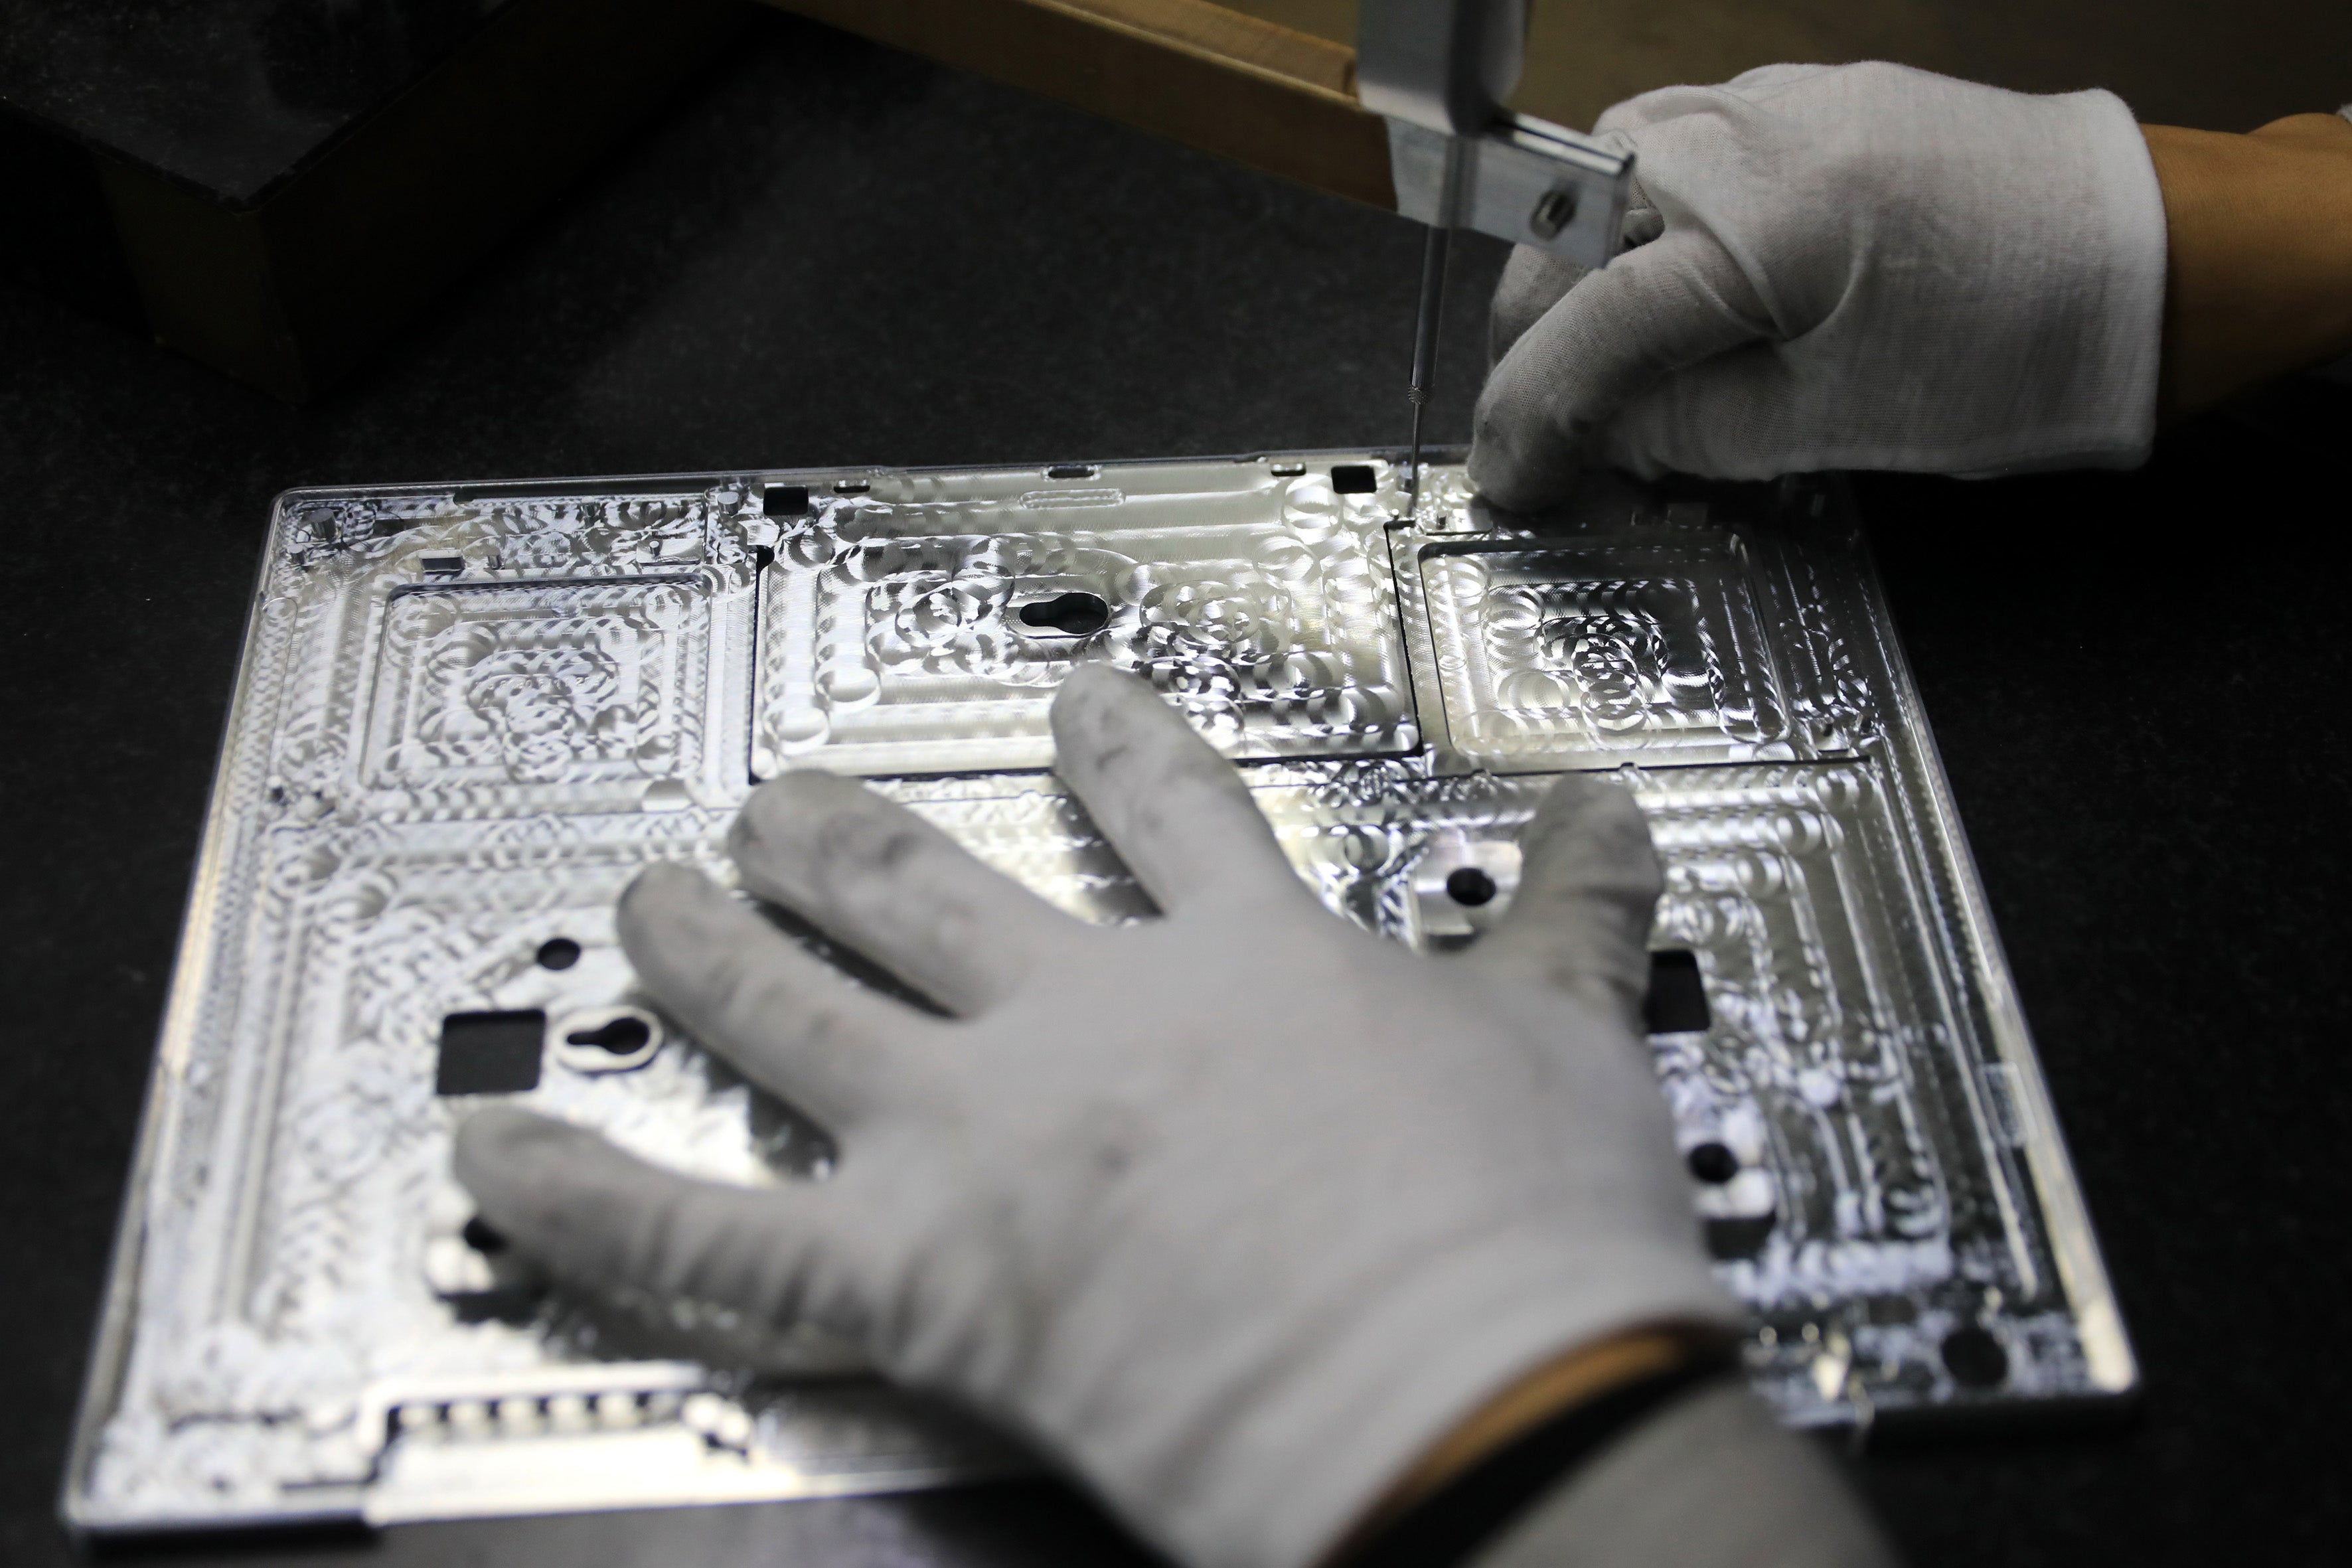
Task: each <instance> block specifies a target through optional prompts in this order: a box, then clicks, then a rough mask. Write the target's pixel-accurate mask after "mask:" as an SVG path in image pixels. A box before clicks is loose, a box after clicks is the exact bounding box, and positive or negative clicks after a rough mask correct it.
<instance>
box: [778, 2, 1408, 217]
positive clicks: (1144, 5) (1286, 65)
mask: <svg viewBox="0 0 2352 1568" xmlns="http://www.w3.org/2000/svg"><path fill="white" fill-rule="evenodd" d="M768 3H769V4H771V5H775V6H777V7H778V8H779V9H781V10H785V11H792V12H795V13H797V14H799V15H801V16H808V17H811V18H813V19H814V20H816V21H820V22H824V23H827V24H829V25H831V26H836V27H840V28H842V29H843V30H844V31H846V32H851V33H856V34H857V35H859V36H860V37H866V38H871V39H873V40H874V41H875V42H877V43H879V44H885V45H887V46H889V47H893V48H899V49H905V50H907V51H908V53H911V54H918V55H922V56H925V57H926V58H930V59H935V60H938V61H940V63H942V64H945V65H950V66H953V67H956V68H959V69H961V70H969V71H971V72H974V73H975V74H977V75H980V76H984V77H988V78H991V79H993V80H996V81H1001V82H1004V83H1006V84H1007V85H1009V86H1013V87H1018V88H1022V89H1026V90H1028V91H1031V92H1034V93H1037V94H1039V95H1040V96H1042V97H1045V98H1051V99H1055V100H1059V101H1061V102H1064V103H1067V104H1071V105H1073V106H1074V107H1076V108H1079V109H1084V110H1088V111H1089V112H1091V113H1095V114H1099V115H1102V116H1104V117H1105V118H1106V119H1110V120H1116V121H1120V122H1121V123H1123V124H1127V125H1132V126H1134V127H1135V128H1136V129H1138V130H1139V131H1146V132H1150V133H1152V134H1153V135H1156V136H1164V137H1166V138H1168V139H1169V140H1171V141H1174V142H1183V143H1185V144H1186V145H1188V146H1192V147H1198V148H1200V149H1202V151H1204V152H1209V153H1217V154H1219V155H1220V156H1223V157H1227V158H1231V159H1233V160H1234V161H1235V162H1237V163H1245V164H1247V165H1249V166H1250V167H1251V168H1254V169H1258V170H1262V171H1264V172H1265V173H1267V174H1279V175H1282V176H1284V177H1285V178H1287V179H1292V180H1296V181H1297V182H1299V183H1300V184H1307V185H1312V186H1314V187H1316V188H1317V189H1319V190H1325V191H1329V192H1331V193H1332V194H1334V195H1342V196H1346V197H1348V198H1349V199H1350V200H1353V201H1359V202H1363V203H1365V204H1367V205H1371V206H1377V207H1385V208H1387V209H1389V210H1390V211H1394V210H1395V208H1396V191H1395V187H1394V186H1393V184H1391V181H1390V178H1389V151H1388V133H1387V131H1386V129H1385V128H1384V127H1383V126H1382V124H1381V121H1380V119H1379V117H1378V116H1376V115H1373V114H1370V113H1368V112H1366V111H1365V110H1364V109H1363V108H1362V106H1361V105H1360V104H1359V103H1358V102H1357V101H1356V100H1355V98H1354V97H1353V95H1352V91H1346V92H1343V91H1340V90H1339V88H1338V86H1336V85H1334V84H1338V83H1343V84H1345V85H1346V86H1348V87H1349V89H1352V87H1353V83H1354V53H1353V51H1352V50H1347V49H1344V48H1342V47H1340V46H1339V45H1337V44H1333V43H1331V42H1330V41H1329V40H1328V39H1323V38H1317V37H1313V36H1311V35H1309V34H1305V33H1297V32H1293V31H1292V30H1291V29H1289V28H1287V27H1281V26H1276V25H1275V24H1273V23H1270V22H1265V21H1262V20H1260V19H1259V18H1257V17H1255V16H1246V15H1244V13H1242V12H1238V11H1233V10H1229V9H1227V8H1226V7H1223V6H1220V5H1213V4H1210V3H1209V0H768ZM1342 57H1344V60H1343V59H1342Z"/></svg>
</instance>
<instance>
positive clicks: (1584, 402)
mask: <svg viewBox="0 0 2352 1568" xmlns="http://www.w3.org/2000/svg"><path fill="white" fill-rule="evenodd" d="M1768 329H1769V321H1768V319H1767V317H1766V315H1765V311H1764V308H1763V304H1762V302H1761V301H1760V300H1759V299H1758V298H1757V295H1756V292H1755V290H1754V289H1753V288H1752V287H1751V286H1750V285H1749V284H1748V280H1747V279H1746V278H1745V276H1744V275H1743V274H1742V273H1741V272H1740V270H1739V268H1738V265H1737V264H1736V263H1735V262H1734V261H1733V260H1732V258H1730V256H1729V255H1728V254H1727V252H1726V251H1724V249H1723V248H1722V247H1720V246H1719V245H1717V243H1716V241H1715V239H1714V238H1713V237H1712V236H1710V235H1708V234H1707V233H1706V232H1705V231H1704V230H1703V229H1699V228H1696V227H1692V228H1685V229H1681V230H1676V231H1672V232H1668V233H1666V234H1664V235H1662V236H1661V237H1658V238H1657V239H1655V240H1654V241H1652V242H1651V243H1650V244H1647V245H1644V246H1642V247H1639V248H1637V249H1634V250H1631V251H1628V252H1626V253H1625V254H1624V255H1622V256H1621V257H1619V258H1617V259H1616V260H1615V261H1613V262H1612V263H1610V265H1609V266H1608V267H1607V268H1603V269H1602V270H1601V271H1599V272H1596V273H1594V274H1592V275H1591V276H1590V277H1588V278H1586V279H1584V280H1583V281H1582V282H1580V283H1579V284H1577V285H1576V287H1574V288H1572V289H1569V290H1568V292H1567V293H1566V294H1564V295H1562V296H1561V297H1560V299H1559V302H1558V303H1557V304H1555V305H1553V306H1552V308H1551V309H1550V310H1549V311H1547V312H1545V314H1544V316H1543V318H1542V319H1541V320H1540V321H1537V322H1536V323H1535V325H1534V326H1532V327H1530V328H1528V331H1527V332H1526V333H1525V334H1524V335H1523V336H1521V337H1520V338H1519V340H1518V341H1517V342H1516V343H1515V344H1513V345H1512V347H1511V351H1510V352H1509V353H1507V354H1505V355H1504V356H1503V360H1502V363H1499V364H1497V365H1496V367H1495V372H1494V374H1492V375H1491V376H1489V377H1488V378H1487V381H1486V390H1485V392H1483V393H1482V394H1480V395H1479V398H1478V409H1477V415H1476V419H1475V428H1474V432H1473V439H1472V444H1471V448H1470V478H1471V481H1472V482H1473V483H1474V484H1475V485H1476V486H1477V487H1478V488H1479V489H1480V490H1482V491H1483V492H1485V493H1486V495H1487V496H1488V497H1490V498H1492V499H1493V500H1496V501H1497V502H1499V503H1500V504H1502V505H1504V506H1507V507H1511V508H1514V509H1517V510H1532V509H1536V508H1540V507H1543V506H1547V505H1549V504H1551V503H1553V502H1556V501H1559V500H1562V499H1564V498H1565V497H1566V496H1567V494H1568V492H1569V490H1570V489H1571V488H1572V486H1573V484H1574V481H1575V477H1576V473H1577V470H1578V468H1579V467H1580V465H1581V463H1582V461H1583V459H1584V456H1585V448H1586V447H1587V444H1588V442H1589V441H1590V438H1591V436H1592V433H1593V432H1594V431H1595V430H1596V429H1597V428H1599V427H1600V426H1601V425H1603V424H1604V423H1606V422H1607V421H1608V420H1609V419H1610V418H1611V417H1612V416H1614V415H1615V414H1616V413H1617V411H1618V410H1619V409H1620V408H1622V406H1623V405H1625V403H1626V401H1627V400H1628V399H1630V398H1633V397H1634V396H1637V395H1640V394H1641V393H1643V392H1645V391H1647V390H1648V389H1649V388H1650V387H1652V386H1654V385H1656V384H1658V383H1659V382H1661V381H1663V380H1664V378H1666V377H1667V376H1670V375H1672V374H1675V372H1676V371H1679V370H1682V369H1684V368H1685V367H1686V366H1690V365H1694V364H1697V363H1701V362H1703V361H1705V360H1707V359H1709V358H1711V357H1713V356H1714V355H1716V354H1719V353H1723V352H1724V351H1725V350H1727V349H1730V348H1734V347H1736V346H1738V344H1740V343H1744V342H1752V341H1754V340H1755V339H1757V338H1759V337H1763V336H1765V335H1767V331H1768Z"/></svg>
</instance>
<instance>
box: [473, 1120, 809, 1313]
mask: <svg viewBox="0 0 2352 1568" xmlns="http://www.w3.org/2000/svg"><path fill="white" fill-rule="evenodd" d="M457 1179H458V1180H459V1181H460V1182H462V1183H464V1184H465V1185H466V1188H467V1191H468V1192H470V1193H472V1194H474V1200H475V1202H477V1203H478V1204H479V1205H481V1212H482V1217H483V1218H484V1219H485V1220H487V1221H488V1223H489V1224H490V1226H492V1227H493V1228H494V1229H496V1230H497V1231H498V1232H499V1234H501V1235H502V1236H504V1237H506V1238H507V1239H508V1240H509V1241H510V1242H511V1243H513V1245H514V1246H516V1247H519V1248H520V1250H521V1251H522V1252H524V1253H525V1254H527V1255H528V1256H530V1257H531V1258H535V1259H537V1260H538V1261H540V1262H541V1263H543V1264H545V1265H546V1266H547V1267H548V1268H549V1269H550V1270H551V1271H552V1272H553V1273H554V1274H556V1275H557V1276H558V1277H559V1278H562V1279H571V1280H576V1281H580V1282H583V1283H586V1284H591V1285H597V1286H603V1287H606V1288H611V1287H616V1286H618V1287H633V1288H635V1289H641V1290H645V1291H647V1292H649V1293H651V1294H653V1295H655V1296H657V1297H662V1298H681V1297H682V1298H688V1299H691V1300H700V1301H709V1302H713V1303H716V1304H719V1305H722V1306H728V1307H732V1308H735V1309H737V1310H740V1311H744V1312H748V1313H752V1314H755V1315H756V1316H758V1317H759V1318H760V1319H761V1320H762V1321H766V1322H771V1323H781V1322H784V1321H790V1320H792V1319H794V1318H798V1317H802V1316H804V1315H806V1316H812V1317H814V1318H816V1319H818V1320H820V1321H838V1320H839V1319H840V1318H841V1316H842V1315H843V1312H842V1308H843V1306H844V1303H842V1302H841V1301H840V1300H837V1299H829V1298H837V1297H838V1295H839V1279H840V1276H841V1273H842V1271H841V1270H839V1269H837V1268H827V1267H826V1266H825V1262H826V1260H825V1253H826V1250H827V1248H828V1247H829V1246H830V1245H831V1244H832V1241H833V1237H832V1232H833V1231H834V1230H835V1228H836V1226H837V1225H838V1223H839V1222H838V1220H837V1219H836V1217H835V1205H834V1204H833V1202H832V1201H831V1194H829V1193H828V1192H827V1191H826V1190H825V1189H824V1188H823V1187H819V1186H814V1185H800V1184H795V1185H791V1186H782V1187H766V1188H754V1187H735V1186H727V1185H723V1184H719V1183H716V1182H703V1181H697V1180H694V1179H693V1178H691V1177H688V1176H682V1175H680V1174H678V1173H677V1172H675V1171H667V1170H664V1169H662V1168H661V1167H660V1166H658V1165H650V1164H647V1163H646V1162H645V1161H643V1160H640V1159H637V1158H636V1157H635V1155H631V1154H625V1153H623V1152H621V1151H620V1150H618V1149H616V1148H614V1146H613V1145H612V1144H610V1143H608V1142H605V1141H604V1139H603V1138H601V1137H599V1136H597V1135H596V1134H595V1133H593V1132H590V1131H585V1130H583V1129H582V1128H578V1127H573V1126H572V1125H570V1124H569V1123H567V1122H562V1121H552V1120H551V1119H550V1118H547V1117H544V1116H536V1115H533V1114H531V1113H530V1112H529V1111H525V1110H515V1109H513V1108H511V1107H505V1106H494V1107H491V1108H489V1109H488V1110H478V1111H477V1112H475V1113H474V1114H473V1115H472V1116H471V1117H469V1118H468V1119H467V1121H466V1122H465V1124H464V1125H463V1126H461V1127H459V1128H458V1129H457Z"/></svg>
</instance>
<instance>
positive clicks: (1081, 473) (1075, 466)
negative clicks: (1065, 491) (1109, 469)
mask: <svg viewBox="0 0 2352 1568" xmlns="http://www.w3.org/2000/svg"><path fill="white" fill-rule="evenodd" d="M1099 471H1100V470H1099V469H1097V468H1096V467H1095V466H1094V465H1093V464H1092V463H1056V464H1055V465H1054V466H1053V467H1052V468H1047V469H1046V470H1045V477H1046V478H1047V479H1093V478H1094V477H1095V475H1096V474H1097V473H1098V472H1099Z"/></svg>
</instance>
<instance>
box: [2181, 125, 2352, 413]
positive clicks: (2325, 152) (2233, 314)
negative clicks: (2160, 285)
mask: <svg viewBox="0 0 2352 1568" xmlns="http://www.w3.org/2000/svg"><path fill="white" fill-rule="evenodd" d="M2141 134H2142V135H2143V136H2145V137H2146V138H2147V146H2148V155H2149V158H2150V159H2151V161H2152V162H2153V163H2155V166H2156V172H2157V181H2158V186H2159V187H2160V188H2161V190H2162V192H2163V195H2164V208H2165V226H2166V233H2167V245H2168V258H2167V267H2166V279H2165V311H2164V362H2163V371H2162V375H2161V381H2160V390H2159V394H2158V398H2159V405H2160V407H2161V409H2162V412H2163V416H2164V417H2165V418H2166V419H2168V420H2169V419H2178V418H2180V417H2182V416H2187V415H2189V414H2194V413H2196V412H2198V411H2199V410H2200V409H2204V408H2208V407H2210V406H2212V405H2214V404H2217V403H2220V402H2221V401H2223V400H2224V399H2226V398H2228V397H2230V396H2231V395H2234V394H2236V393H2238V392H2241V391H2243V390H2245V389H2246V388H2248V387H2251V386H2252V385H2255V384H2258V383H2260V382H2263V381H2266V380H2269V379H2270V378H2272V377H2273V376H2277V375H2282V374H2286V373H2288V372H2290V371H2294V370H2297V369H2300V368H2302V367H2304V366H2305V365H2309V364H2315V363H2321V362H2323V361H2326V360H2328V359H2331V358H2334V357H2336V356H2337V355H2340V354H2342V353H2346V352H2347V351H2352V123H2347V121H2344V120H2343V119H2342V118H2340V117H2338V116H2336V115H2333V114H2298V115H2293V116H2290V117H2288V118H2287V119H2284V120H2279V121H2273V122H2272V123H2270V124H2268V125H2265V126H2263V127H2262V128H2260V129H2259V130H2257V131H2255V132H2252V133H2250V134H2247V135H2242V136H2241V135H2231V134H2226V133H2222V132H2210V131H2191V130H2186V129H2183V128H2181V127H2179V126H2167V125H2148V126H2143V127H2141Z"/></svg>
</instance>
